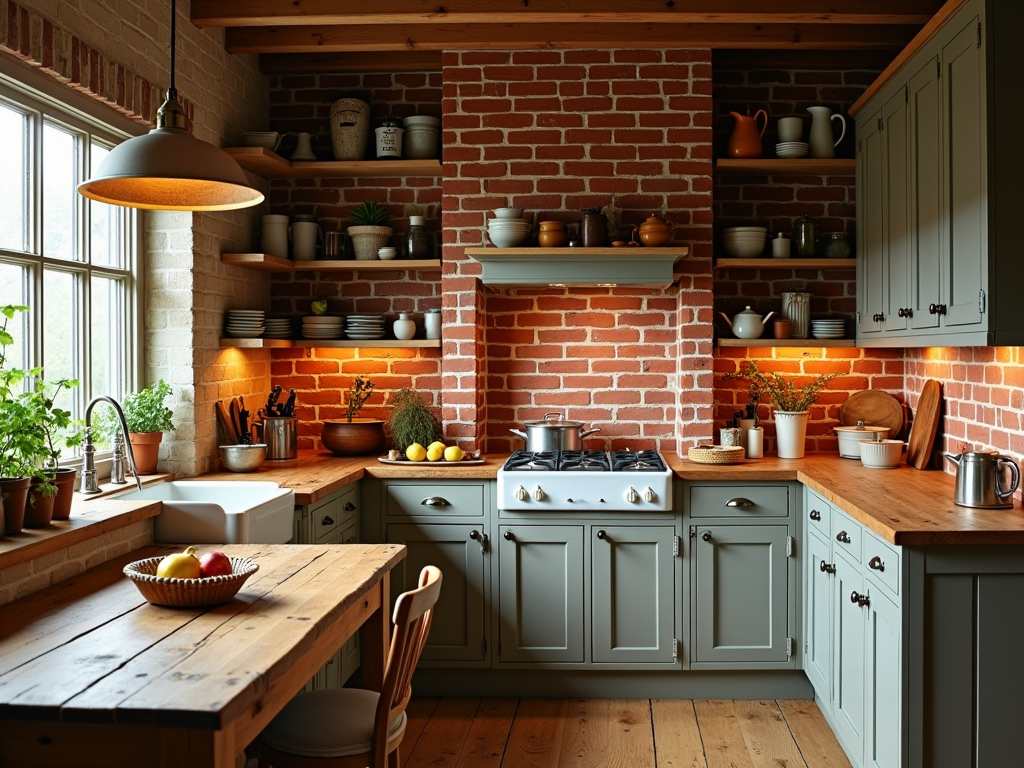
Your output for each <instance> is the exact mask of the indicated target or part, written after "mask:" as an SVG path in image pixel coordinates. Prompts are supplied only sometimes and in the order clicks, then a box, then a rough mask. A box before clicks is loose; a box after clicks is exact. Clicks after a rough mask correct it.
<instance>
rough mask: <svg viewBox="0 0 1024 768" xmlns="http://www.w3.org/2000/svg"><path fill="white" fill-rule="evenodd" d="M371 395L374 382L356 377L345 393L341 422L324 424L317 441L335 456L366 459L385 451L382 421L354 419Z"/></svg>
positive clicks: (362, 377) (363, 377) (326, 422)
mask: <svg viewBox="0 0 1024 768" xmlns="http://www.w3.org/2000/svg"><path fill="white" fill-rule="evenodd" d="M372 394H373V382H372V381H370V380H369V379H368V378H366V377H365V376H356V377H355V379H353V380H352V385H351V386H350V387H349V391H348V406H347V407H346V408H345V420H344V421H325V422H324V428H323V431H322V432H321V433H320V441H321V442H322V443H323V444H324V448H326V449H327V450H329V451H330V452H331V453H333V454H335V455H337V456H369V455H371V454H374V453H380V451H381V450H383V448H384V421H383V420H382V419H362V418H357V414H358V413H359V412H360V411H361V410H362V409H363V406H364V405H365V404H366V401H367V400H369V399H370V396H371V395H372Z"/></svg>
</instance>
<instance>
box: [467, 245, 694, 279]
mask: <svg viewBox="0 0 1024 768" xmlns="http://www.w3.org/2000/svg"><path fill="white" fill-rule="evenodd" d="M689 253H690V249H689V248H687V247H686V246H678V247H666V248H467V249H466V256H468V257H469V258H471V259H473V260H474V261H478V262H480V263H481V264H482V265H483V274H482V275H481V281H482V282H483V283H484V285H504V286H509V287H515V286H530V287H549V286H553V287H561V286H570V285H571V286H577V287H579V286H582V287H614V286H626V285H631V286H637V287H642V288H663V287H665V286H668V285H671V284H672V283H673V282H674V281H675V280H676V279H678V276H677V275H676V274H675V272H674V269H673V267H674V265H675V263H676V262H678V261H679V260H680V259H682V258H684V257H685V256H687V255H688V254H689Z"/></svg>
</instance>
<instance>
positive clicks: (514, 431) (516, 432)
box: [509, 429, 526, 440]
mask: <svg viewBox="0 0 1024 768" xmlns="http://www.w3.org/2000/svg"><path fill="white" fill-rule="evenodd" d="M509 432H511V433H512V434H513V435H516V436H517V437H521V438H523V440H525V439H526V433H525V432H523V430H521V429H510V430H509Z"/></svg>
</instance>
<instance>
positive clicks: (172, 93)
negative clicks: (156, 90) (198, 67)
mask: <svg viewBox="0 0 1024 768" xmlns="http://www.w3.org/2000/svg"><path fill="white" fill-rule="evenodd" d="M176 5H177V3H176V0H171V84H170V86H169V87H168V88H167V98H168V99H173V100H175V101H177V100H178V89H177V88H175V87H174V41H175V39H176V38H177V33H176V28H177V16H178V13H177V8H176Z"/></svg>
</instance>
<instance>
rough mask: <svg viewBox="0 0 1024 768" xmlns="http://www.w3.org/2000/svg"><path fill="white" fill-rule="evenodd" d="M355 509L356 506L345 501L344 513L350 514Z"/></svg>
mask: <svg viewBox="0 0 1024 768" xmlns="http://www.w3.org/2000/svg"><path fill="white" fill-rule="evenodd" d="M355 508H356V505H355V504H353V503H352V502H351V501H346V502H345V511H346V512H352V511H353V510H355Z"/></svg>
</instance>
